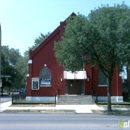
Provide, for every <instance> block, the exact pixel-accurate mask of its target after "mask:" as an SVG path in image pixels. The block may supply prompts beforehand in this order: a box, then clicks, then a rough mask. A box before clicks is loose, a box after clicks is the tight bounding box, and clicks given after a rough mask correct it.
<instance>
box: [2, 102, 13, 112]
mask: <svg viewBox="0 0 130 130" xmlns="http://www.w3.org/2000/svg"><path fill="white" fill-rule="evenodd" d="M11 105H12V101H7V102H4V103H1V104H0V112H3V111H4V110H6V109H7V108H8V107H9V106H11Z"/></svg>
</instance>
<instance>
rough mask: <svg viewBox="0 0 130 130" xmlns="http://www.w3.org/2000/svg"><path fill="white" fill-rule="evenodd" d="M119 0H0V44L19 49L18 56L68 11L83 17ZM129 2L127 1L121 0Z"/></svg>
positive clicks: (129, 2)
mask: <svg viewBox="0 0 130 130" xmlns="http://www.w3.org/2000/svg"><path fill="white" fill-rule="evenodd" d="M122 1H123V0H0V24H1V28H2V45H8V46H9V48H15V49H19V51H20V53H21V55H23V54H24V52H25V51H26V50H28V47H31V46H33V45H34V39H35V38H37V37H38V36H39V35H40V33H43V34H46V33H47V32H52V31H54V29H56V28H57V26H59V24H60V22H61V21H64V20H65V19H66V18H67V17H68V16H69V15H70V14H71V13H72V12H75V13H76V14H78V12H79V13H80V14H83V15H85V16H87V15H88V14H89V13H90V11H91V10H94V9H95V8H98V7H100V6H101V4H103V5H106V4H109V6H113V5H114V4H121V3H122ZM124 2H125V4H127V5H130V0H124Z"/></svg>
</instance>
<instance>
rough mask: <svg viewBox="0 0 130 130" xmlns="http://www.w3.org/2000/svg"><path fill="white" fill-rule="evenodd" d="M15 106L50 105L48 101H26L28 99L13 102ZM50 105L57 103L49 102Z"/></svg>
mask: <svg viewBox="0 0 130 130" xmlns="http://www.w3.org/2000/svg"><path fill="white" fill-rule="evenodd" d="M13 103H14V104H48V102H46V101H26V99H21V100H16V101H13ZM49 103H50V104H55V102H49Z"/></svg>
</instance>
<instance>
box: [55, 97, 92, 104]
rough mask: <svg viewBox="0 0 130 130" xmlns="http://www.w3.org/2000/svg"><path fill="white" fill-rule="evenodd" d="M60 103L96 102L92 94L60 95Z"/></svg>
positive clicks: (58, 102)
mask: <svg viewBox="0 0 130 130" xmlns="http://www.w3.org/2000/svg"><path fill="white" fill-rule="evenodd" d="M57 104H58V105H78V104H82V105H83V104H84V105H85V104H94V101H93V99H92V96H91V95H62V96H61V95H60V96H58V101H57Z"/></svg>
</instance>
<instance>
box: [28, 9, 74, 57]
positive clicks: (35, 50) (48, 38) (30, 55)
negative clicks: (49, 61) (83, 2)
mask: <svg viewBox="0 0 130 130" xmlns="http://www.w3.org/2000/svg"><path fill="white" fill-rule="evenodd" d="M71 16H76V14H75V13H74V12H73V13H72V14H71V15H70V16H69V17H71ZM69 17H67V18H66V19H65V20H64V21H63V22H66V20H67V19H68V18H69ZM60 26H61V25H59V26H58V27H57V28H56V29H55V30H54V31H53V32H52V33H51V34H50V35H49V36H48V37H46V38H45V39H44V40H43V41H42V42H41V44H39V45H38V46H37V47H36V48H35V49H34V50H30V51H29V52H30V53H29V58H30V59H32V57H33V56H35V55H36V54H37V53H38V52H39V51H40V50H41V49H42V48H43V47H44V46H46V45H47V43H48V42H49V41H50V40H51V39H52V38H53V37H54V36H55V35H56V34H57V33H58V32H59V31H60ZM42 43H44V44H42Z"/></svg>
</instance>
